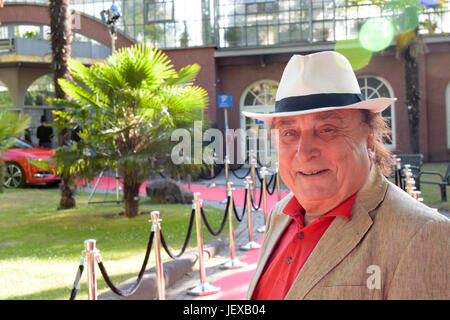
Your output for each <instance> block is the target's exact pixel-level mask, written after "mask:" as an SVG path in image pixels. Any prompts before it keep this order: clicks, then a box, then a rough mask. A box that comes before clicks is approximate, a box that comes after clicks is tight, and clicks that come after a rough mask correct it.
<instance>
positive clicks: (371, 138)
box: [366, 132, 375, 151]
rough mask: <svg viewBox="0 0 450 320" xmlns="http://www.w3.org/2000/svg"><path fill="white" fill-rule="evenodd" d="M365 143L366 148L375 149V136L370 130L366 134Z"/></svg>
mask: <svg viewBox="0 0 450 320" xmlns="http://www.w3.org/2000/svg"><path fill="white" fill-rule="evenodd" d="M366 145H367V149H370V150H372V151H375V137H374V135H373V133H372V132H370V133H369V134H368V135H367V140H366Z"/></svg>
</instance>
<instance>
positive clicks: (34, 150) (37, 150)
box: [2, 138, 60, 188]
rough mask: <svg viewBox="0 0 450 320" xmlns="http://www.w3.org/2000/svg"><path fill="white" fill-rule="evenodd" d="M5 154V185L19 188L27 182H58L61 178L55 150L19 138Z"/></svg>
mask: <svg viewBox="0 0 450 320" xmlns="http://www.w3.org/2000/svg"><path fill="white" fill-rule="evenodd" d="M14 139H15V144H14V145H13V146H12V147H10V148H9V149H8V150H7V151H6V152H5V153H4V154H3V159H2V161H3V162H4V163H5V166H6V168H5V169H6V170H5V181H4V184H5V187H7V188H19V187H22V186H23V185H25V183H42V182H45V183H48V184H51V183H56V182H58V181H59V180H60V178H59V177H58V176H57V175H56V174H55V167H54V162H55V160H54V159H53V158H52V156H53V155H54V154H55V150H53V149H49V148H44V147H38V146H36V145H33V144H31V143H29V142H27V141H24V140H22V139H19V138H14Z"/></svg>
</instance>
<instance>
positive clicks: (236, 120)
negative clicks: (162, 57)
mask: <svg viewBox="0 0 450 320" xmlns="http://www.w3.org/2000/svg"><path fill="white" fill-rule="evenodd" d="M413 2H414V1H413V0H411V3H413ZM432 2H433V1H417V3H416V5H415V6H412V7H413V8H414V10H404V8H401V7H399V6H394V5H392V6H391V7H384V9H381V8H380V7H378V6H376V5H371V4H367V3H370V1H367V2H365V3H366V4H359V5H354V4H352V1H346V0H279V1H275V0H127V1H114V3H115V4H117V5H118V6H119V7H120V8H121V12H122V16H121V18H120V19H119V21H118V31H119V33H118V35H117V40H116V47H118V48H120V47H126V46H129V45H131V44H133V43H138V42H144V43H146V44H148V45H151V46H155V47H159V48H161V49H163V50H164V51H165V52H166V53H167V54H168V56H169V57H170V58H171V60H172V62H173V64H174V66H175V67H176V68H181V67H182V66H184V65H186V64H190V63H198V64H199V65H200V66H201V70H200V73H199V75H198V77H197V80H196V84H198V85H200V86H202V87H204V88H205V89H206V90H207V91H208V94H209V106H208V109H207V110H206V111H205V117H207V118H208V119H209V120H210V122H211V125H212V126H215V127H218V128H220V129H222V130H224V129H225V115H224V110H223V109H220V108H218V107H217V98H218V96H219V95H223V94H229V95H232V96H233V107H232V108H230V109H228V110H227V124H228V127H229V128H230V129H237V128H242V129H248V128H250V127H255V126H259V127H262V126H263V124H259V123H255V122H254V120H250V119H246V118H244V117H243V116H242V114H241V112H242V111H244V110H247V111H256V110H258V111H263V112H272V111H273V110H274V103H275V94H276V90H277V87H278V82H279V80H280V78H281V74H282V72H283V69H284V67H285V65H286V63H287V61H288V60H289V59H290V57H291V56H292V55H293V54H309V53H313V52H319V51H323V50H337V51H339V50H341V49H340V48H344V49H342V50H343V51H345V50H347V51H346V52H347V53H350V54H349V59H350V60H351V62H352V65H353V64H354V66H355V73H356V75H357V77H358V81H359V84H360V87H361V91H362V93H363V94H365V95H366V97H368V98H374V97H397V98H398V100H397V101H396V103H395V104H394V105H392V106H391V107H390V108H388V109H387V110H385V111H384V112H383V116H384V117H385V118H386V119H388V121H389V123H390V125H391V128H392V141H391V143H390V144H389V148H390V149H391V150H392V151H394V152H395V153H410V140H409V130H408V114H407V106H406V102H405V101H406V88H405V70H404V66H403V62H402V61H401V60H400V59H399V58H397V46H396V41H395V39H394V38H393V36H394V35H395V34H398V33H399V32H405V31H407V30H409V29H411V28H412V29H414V28H416V27H418V28H419V33H420V35H421V36H422V37H423V39H424V41H423V43H424V45H423V53H421V54H419V67H420V73H419V75H420V88H418V89H417V90H420V93H421V106H420V114H421V122H420V146H421V153H423V154H424V158H425V160H426V161H448V160H449V159H450V36H449V35H448V32H450V5H449V4H448V3H441V4H440V5H439V6H433V5H434V3H432ZM111 3H112V2H111V1H103V0H73V1H71V4H72V9H73V10H74V21H73V24H72V25H73V30H74V32H75V40H76V41H77V42H79V46H80V49H79V51H78V53H77V55H78V57H76V58H77V59H80V61H84V63H86V64H90V63H95V62H97V61H100V60H101V59H102V58H104V57H106V56H107V55H109V54H110V49H109V48H110V46H111V38H110V35H109V33H108V29H107V28H106V27H105V26H104V25H103V24H102V23H101V21H100V15H99V13H100V11H102V10H104V9H107V8H108V7H109V6H110V5H111ZM392 3H394V4H395V3H396V1H395V0H394V1H392ZM402 3H404V2H402ZM426 5H429V7H427V6H426ZM46 6H47V1H45V0H34V1H31V0H30V1H8V0H6V1H4V7H3V8H1V9H0V19H1V22H2V24H1V25H0V42H1V41H3V47H1V48H3V52H2V53H0V81H2V82H3V84H2V83H0V85H3V87H4V88H12V87H13V86H12V85H10V84H8V83H7V82H8V81H9V82H11V80H8V79H9V78H11V76H10V75H13V74H16V76H15V77H16V80H15V83H16V84H17V87H20V88H22V89H21V90H22V91H24V90H27V88H29V87H30V86H31V85H32V84H33V81H35V80H36V79H39V77H40V76H41V75H43V74H48V73H50V72H51V70H50V69H49V63H48V59H49V57H48V55H49V54H48V52H47V53H45V52H43V53H41V54H36V53H34V54H33V53H32V52H24V53H21V52H19V51H20V48H18V47H17V46H16V47H15V48H13V49H11V48H9V49H7V48H6V49H5V47H7V44H8V41H11V39H15V44H19V43H20V41H22V40H24V39H25V40H26V41H25V40H24V41H25V42H27V43H28V45H30V40H33V41H38V42H39V41H43V42H45V41H48V36H47V33H48V28H49V27H48V25H49V18H48V13H47V11H46V10H47V8H46ZM377 19H378V20H377ZM369 20H374V21H377V22H379V24H381V23H386V21H389V23H388V25H389V26H390V27H391V29H389V28H388V29H381V31H382V33H378V34H375V35H374V34H369V38H368V39H372V44H374V45H375V47H376V48H375V49H373V50H368V49H367V48H366V47H365V48H361V43H362V37H361V35H362V30H364V25H365V23H366V22H367V21H369ZM419 23H420V24H419ZM366 29H367V28H366ZM432 29H433V31H431V30H432ZM378 30H379V29H378ZM389 32H390V33H391V34H390V33H389ZM372 33H373V32H372ZM386 34H387V35H388V37H387V39H388V43H386V44H385V46H384V47H382V48H381V49H380V47H379V45H380V42H381V41H380V40H382V39H383V38H384V37H385V35H386ZM30 35H31V36H32V37H34V38H33V39H30ZM389 35H391V36H392V37H391V38H389ZM27 37H28V38H27ZM358 39H359V41H358ZM27 43H26V44H27ZM9 44H10V42H9ZM87 44H89V45H87ZM83 46H85V47H83ZM1 48H0V49H1ZM83 48H84V49H83ZM8 50H9V51H8ZM14 50H15V51H14ZM342 50H341V51H342ZM343 51H342V52H343ZM86 52H89V54H86ZM37 56H38V57H37ZM46 59H47V60H46ZM25 68H26V69H27V70H24V69H25ZM31 70H34V71H33V72H34V73H33V72H31ZM39 70H40V71H39ZM31 73H33V74H34V75H33V76H31V75H30V74H31ZM21 74H28V76H27V77H28V78H30V79H28V80H27V81H25V80H23V81H22V80H21ZM22 77H24V76H22ZM5 79H6V80H5ZM31 80H33V81H31ZM24 88H25V89H24ZM14 90H16V91H20V90H18V89H13V90H11V89H9V91H10V93H11V95H12V96H14V94H13V93H14V92H12V91H14ZM23 96H26V95H23ZM21 99H22V100H21ZM11 104H12V106H10V107H16V108H19V109H20V108H22V109H27V110H30V109H31V110H33V106H29V105H27V104H26V103H25V100H24V98H20V99H19V98H17V97H16V98H13V99H11ZM0 105H1V102H0Z"/></svg>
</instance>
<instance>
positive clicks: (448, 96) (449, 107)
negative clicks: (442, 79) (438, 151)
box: [445, 82, 450, 149]
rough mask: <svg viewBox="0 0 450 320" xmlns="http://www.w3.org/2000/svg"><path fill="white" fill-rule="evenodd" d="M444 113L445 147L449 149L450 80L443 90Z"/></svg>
mask: <svg viewBox="0 0 450 320" xmlns="http://www.w3.org/2000/svg"><path fill="white" fill-rule="evenodd" d="M445 113H446V114H447V115H446V117H447V148H448V149H450V82H449V83H448V85H447V90H445Z"/></svg>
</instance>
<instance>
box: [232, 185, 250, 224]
mask: <svg viewBox="0 0 450 320" xmlns="http://www.w3.org/2000/svg"><path fill="white" fill-rule="evenodd" d="M245 208H247V189H245V195H244V206H243V207H242V214H241V216H240V217H239V215H238V213H237V211H236V206H235V204H234V199H233V212H234V216H235V217H236V219H237V221H239V222H241V221H242V219H244V215H245V211H246V210H245Z"/></svg>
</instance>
